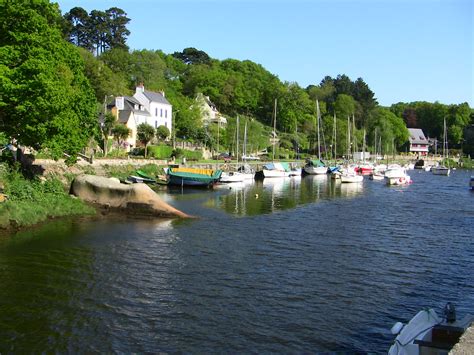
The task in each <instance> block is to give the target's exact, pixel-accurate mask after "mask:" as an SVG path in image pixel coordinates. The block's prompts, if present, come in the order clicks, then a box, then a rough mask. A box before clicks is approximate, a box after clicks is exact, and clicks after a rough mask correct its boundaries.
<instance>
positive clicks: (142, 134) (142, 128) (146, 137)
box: [137, 123, 166, 158]
mask: <svg viewBox="0 0 474 355" xmlns="http://www.w3.org/2000/svg"><path fill="white" fill-rule="evenodd" d="M160 127H162V126H160ZM165 128H166V127H165ZM154 137H155V129H154V128H153V126H151V125H149V124H148V123H140V124H139V125H138V127H137V139H138V140H139V141H140V142H141V143H142V144H143V145H144V146H145V158H146V157H147V150H148V143H150V141H151V140H152V139H153V138H154Z"/></svg>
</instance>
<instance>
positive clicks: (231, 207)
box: [0, 171, 474, 353]
mask: <svg viewBox="0 0 474 355" xmlns="http://www.w3.org/2000/svg"><path fill="white" fill-rule="evenodd" d="M471 173H472V172H466V171H464V172H463V171H456V172H454V173H453V174H452V176H450V177H443V176H433V175H432V174H430V173H426V172H424V171H412V172H411V176H412V178H413V180H414V183H413V184H412V185H409V186H403V187H387V186H385V185H384V184H383V182H378V181H370V180H365V181H364V183H363V184H362V185H361V186H356V185H351V184H348V185H341V184H339V183H335V182H334V181H331V180H330V179H327V178H326V177H323V178H318V177H305V178H291V179H287V180H279V181H264V182H263V183H262V182H257V183H251V184H247V185H245V186H234V187H233V188H232V189H229V188H223V189H217V190H214V191H207V190H206V191H185V192H184V193H183V192H181V191H180V190H173V191H172V192H171V193H170V194H163V195H162V197H163V198H165V199H167V200H168V201H170V203H172V204H173V205H174V206H176V207H178V208H180V209H182V210H183V211H185V212H187V213H190V214H193V215H195V216H197V217H198V219H195V220H186V221H178V220H174V221H171V220H164V221H163V220H159V221H148V220H136V219H124V218H120V219H119V218H113V219H105V220H98V221H75V220H66V221H55V222H53V223H50V224H47V225H44V226H42V227H40V228H34V229H33V230H30V231H25V232H22V233H20V234H18V235H16V236H14V237H11V238H0V339H1V341H0V353H10V352H15V353H18V352H126V353H129V352H140V353H141V352H150V353H157V352H165V353H176V352H192V353H203V352H215V353H236V352H246V353H248V352H251V353H262V352H263V353H268V352H279V353H282V352H283V353H303V352H311V353H315V352H333V351H340V352H349V353H359V352H360V353H365V352H374V353H383V352H386V351H387V350H388V347H389V345H390V343H391V341H392V340H393V336H392V335H391V334H390V332H389V329H390V328H391V326H392V325H393V324H394V323H395V322H396V321H399V320H401V321H407V320H408V319H410V318H411V317H412V316H413V315H414V314H415V313H416V312H417V311H418V310H419V309H421V308H423V307H434V308H435V309H436V310H440V309H441V308H442V307H443V306H444V304H445V303H446V302H447V301H451V302H453V303H454V304H455V305H456V306H457V312H458V315H463V314H465V313H466V312H468V311H470V312H474V307H473V306H474V273H473V272H472V268H473V260H474V241H473V236H474V223H473V222H474V210H473V206H474V202H473V201H474V193H473V192H471V191H469V190H468V182H469V175H470V174H471Z"/></svg>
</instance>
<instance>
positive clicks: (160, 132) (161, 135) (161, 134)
mask: <svg viewBox="0 0 474 355" xmlns="http://www.w3.org/2000/svg"><path fill="white" fill-rule="evenodd" d="M169 135H170V130H169V129H168V127H166V126H158V128H157V129H156V137H157V138H158V139H160V140H165V139H166V138H168V137H169Z"/></svg>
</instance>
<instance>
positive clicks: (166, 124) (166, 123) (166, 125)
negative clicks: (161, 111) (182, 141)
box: [165, 111, 168, 128]
mask: <svg viewBox="0 0 474 355" xmlns="http://www.w3.org/2000/svg"><path fill="white" fill-rule="evenodd" d="M165 112H166V111H165ZM165 127H166V128H168V122H165Z"/></svg>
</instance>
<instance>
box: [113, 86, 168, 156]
mask: <svg viewBox="0 0 474 355" xmlns="http://www.w3.org/2000/svg"><path fill="white" fill-rule="evenodd" d="M108 108H109V109H110V110H111V112H112V113H113V115H114V116H115V117H117V121H118V122H119V123H121V124H124V125H125V126H127V127H128V128H129V129H130V130H131V134H130V136H129V137H128V138H127V139H126V147H125V148H126V149H127V151H128V150H130V148H133V147H136V146H137V127H138V126H139V125H140V124H142V123H146V124H149V125H150V126H152V127H153V128H155V129H156V128H158V127H159V126H165V127H167V128H168V130H169V131H170V133H171V130H172V117H173V106H172V105H171V104H170V103H169V102H168V100H166V98H165V93H164V92H153V91H148V90H145V88H144V86H143V85H139V86H137V88H136V91H135V94H134V95H133V96H119V97H116V98H115V102H114V103H113V104H111V105H109V106H108Z"/></svg>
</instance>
